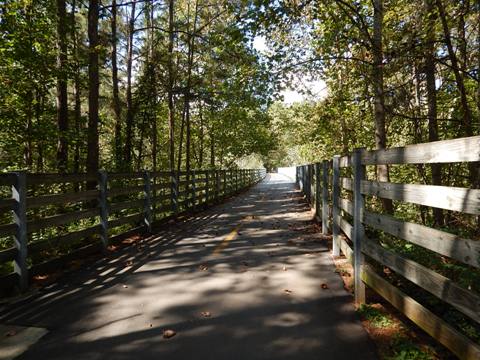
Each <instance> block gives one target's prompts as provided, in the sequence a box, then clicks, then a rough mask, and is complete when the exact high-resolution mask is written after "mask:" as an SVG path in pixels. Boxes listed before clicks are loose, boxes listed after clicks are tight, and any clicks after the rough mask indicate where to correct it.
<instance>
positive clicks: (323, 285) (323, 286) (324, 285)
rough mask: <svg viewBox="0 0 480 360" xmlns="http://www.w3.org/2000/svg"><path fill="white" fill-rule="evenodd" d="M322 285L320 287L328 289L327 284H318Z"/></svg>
mask: <svg viewBox="0 0 480 360" xmlns="http://www.w3.org/2000/svg"><path fill="white" fill-rule="evenodd" d="M320 286H321V287H322V289H328V285H327V284H322V285H320Z"/></svg>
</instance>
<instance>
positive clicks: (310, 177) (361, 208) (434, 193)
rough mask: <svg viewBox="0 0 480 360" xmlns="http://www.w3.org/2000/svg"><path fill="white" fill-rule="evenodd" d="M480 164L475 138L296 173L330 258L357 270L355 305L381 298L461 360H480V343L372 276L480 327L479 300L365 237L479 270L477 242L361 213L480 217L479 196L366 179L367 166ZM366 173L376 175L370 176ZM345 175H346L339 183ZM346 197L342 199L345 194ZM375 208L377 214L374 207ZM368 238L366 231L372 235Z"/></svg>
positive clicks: (350, 158)
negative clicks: (384, 237) (400, 209)
mask: <svg viewBox="0 0 480 360" xmlns="http://www.w3.org/2000/svg"><path fill="white" fill-rule="evenodd" d="M479 161H480V136H474V137H469V138H461V139H455V140H447V141H438V142H432V143H425V144H417V145H410V146H406V147H400V148H391V149H385V150H373V151H367V150H365V149H356V150H355V151H354V152H353V153H352V154H351V155H347V156H343V157H340V156H335V157H334V158H333V160H332V161H323V162H322V163H316V164H308V165H303V166H299V167H297V173H296V176H297V178H296V180H297V184H298V185H299V187H300V188H301V189H302V191H303V192H304V194H305V196H306V199H307V201H308V202H309V203H310V204H311V206H312V207H313V208H315V209H316V215H317V216H318V218H319V219H321V221H322V224H323V229H324V230H323V231H324V232H327V229H328V228H329V225H330V222H329V219H331V232H332V235H333V250H332V251H333V255H334V256H338V255H340V253H343V255H345V256H346V257H347V258H348V259H349V260H350V262H351V263H352V265H353V268H354V288H355V302H356V303H357V304H361V303H364V302H365V285H367V286H368V287H369V288H371V289H372V290H374V291H375V292H376V293H378V294H379V295H381V296H382V297H383V298H385V299H386V300H387V301H388V302H390V303H391V304H392V305H393V306H394V307H396V308H397V309H398V310H399V311H400V312H402V313H403V314H404V315H405V316H406V317H408V318H409V319H410V320H411V321H413V322H414V323H415V324H417V325H418V326H419V327H420V328H422V329H423V330H424V331H425V332H427V333H428V334H429V335H431V336H432V337H433V338H435V339H436V340H437V341H438V342H440V343H441V344H443V345H444V346H445V347H447V348H448V349H450V350H451V351H452V352H453V353H454V354H456V355H457V356H458V357H459V358H461V359H480V346H479V344H478V343H476V342H474V341H472V340H471V339H469V338H467V337H466V336H464V335H463V334H462V333H461V332H460V331H458V330H457V329H455V328H454V327H452V326H451V325H450V324H448V323H447V322H445V321H444V320H443V319H442V318H441V317H439V316H437V315H436V314H434V313H433V312H432V311H430V310H429V309H427V308H426V306H425V304H423V305H422V304H421V303H420V301H421V300H415V299H414V298H413V297H411V296H409V295H407V294H405V293H404V292H403V291H402V290H400V289H399V288H398V287H396V286H394V285H393V284H392V283H391V282H389V281H388V280H387V279H386V277H385V276H383V274H380V272H379V271H375V270H374V268H376V269H378V268H379V266H376V267H375V266H373V265H372V264H373V263H375V264H377V265H378V264H380V266H381V267H384V268H386V269H388V272H393V273H394V274H395V275H396V276H399V277H400V279H406V280H408V281H409V282H411V283H413V284H415V285H416V286H418V287H419V288H421V289H423V290H425V291H427V292H429V293H430V294H431V295H434V296H435V297H437V298H438V299H439V300H440V301H441V302H443V303H446V304H448V306H453V307H454V308H455V309H456V310H458V311H459V312H461V313H463V314H464V315H465V316H467V317H468V318H469V319H471V320H473V322H476V323H477V324H478V323H480V295H479V294H478V293H476V292H474V291H472V290H470V289H468V288H467V287H464V286H461V285H459V284H457V283H455V282H454V281H452V280H450V279H449V278H447V277H445V276H444V275H442V274H439V273H438V272H436V271H435V270H434V269H431V268H428V267H426V266H424V265H421V264H419V263H418V262H415V261H413V260H411V259H409V258H407V257H405V256H403V255H400V254H398V253H397V252H395V251H392V250H391V249H387V248H386V247H385V246H382V245H383V244H382V242H381V241H379V240H378V239H373V238H368V237H367V235H366V233H368V231H367V230H371V229H373V230H375V231H377V232H380V233H382V234H388V235H389V236H393V237H395V238H398V239H402V240H404V241H407V242H409V243H411V244H415V245H416V246H420V247H422V248H424V249H428V250H429V251H432V252H434V253H436V254H439V255H440V256H442V257H445V258H446V259H449V260H448V261H454V262H458V263H461V264H466V265H468V266H469V267H471V268H470V269H471V271H479V268H480V241H478V240H473V239H467V238H463V237H461V236H457V235H454V234H452V233H449V232H445V231H442V230H440V229H435V228H431V227H428V226H425V225H420V224H417V223H413V222H409V221H403V220H401V219H399V218H397V217H395V216H392V215H389V214H384V213H381V212H380V211H379V210H377V211H374V210H372V209H369V208H366V206H365V203H366V200H367V201H368V200H372V199H391V200H394V201H396V202H397V203H398V204H401V203H409V204H418V205H421V206H424V207H434V208H441V209H445V210H451V211H455V212H459V213H462V214H471V215H475V216H478V215H480V190H478V189H471V188H463V187H448V186H433V185H423V184H404V183H390V182H378V181H373V180H368V179H367V176H366V169H367V166H374V167H376V166H377V165H388V166H394V165H405V164H417V165H418V164H434V163H450V164H453V163H472V162H479ZM371 173H375V172H374V171H372V172H371ZM342 175H343V176H342ZM342 194H343V195H342ZM377 208H378V207H377ZM370 232H371V231H370Z"/></svg>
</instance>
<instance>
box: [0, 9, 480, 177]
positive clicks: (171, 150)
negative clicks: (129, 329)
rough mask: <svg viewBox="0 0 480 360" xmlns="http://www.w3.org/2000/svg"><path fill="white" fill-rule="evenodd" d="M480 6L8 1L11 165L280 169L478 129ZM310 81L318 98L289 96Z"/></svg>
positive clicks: (4, 43)
mask: <svg viewBox="0 0 480 360" xmlns="http://www.w3.org/2000/svg"><path fill="white" fill-rule="evenodd" d="M479 7H480V5H479V2H478V1H472V0H462V1H450V0H424V1H414V2H410V1H401V0H400V1H398V0H392V1H385V0H375V1H353V2H350V1H343V0H326V1H311V0H305V1H259V0H257V1H245V0H235V1H203V0H196V1H183V0H177V1H175V0H172V1H154V0H152V1H146V0H142V1H128V2H125V1H123V2H117V1H111V2H110V1H109V2H106V1H103V2H101V1H89V2H88V3H87V2H84V1H78V0H70V1H68V0H58V1H56V2H52V1H29V0H20V1H18V0H6V1H3V2H2V5H1V6H0V9H1V10H0V11H1V22H0V30H1V34H2V35H1V42H0V51H1V56H0V66H1V72H0V77H1V83H2V86H1V88H0V92H1V93H0V123H1V128H0V131H1V133H2V135H1V137H0V138H1V141H0V164H1V167H2V170H3V171H9V170H18V169H26V170H29V171H32V172H57V171H58V172H68V173H78V172H85V171H95V170H97V169H99V168H105V169H108V170H128V169H132V170H133V169H137V170H138V169H144V168H145V169H147V168H148V169H152V170H156V169H190V168H215V167H219V168H220V167H232V166H240V164H241V161H240V160H241V159H243V160H245V159H250V161H251V155H252V154H255V155H256V156H254V158H255V159H257V162H258V163H259V164H265V165H267V166H278V165H291V164H294V163H299V162H302V161H310V160H313V159H315V158H322V157H329V156H331V155H333V154H334V153H340V154H343V153H347V152H348V151H349V150H351V149H352V148H354V147H359V146H366V147H371V148H383V147H385V146H395V145H405V144H411V143H419V142H427V141H435V140H439V139H449V138H455V137H462V136H471V135H475V134H478V133H479V124H480V85H479V78H478V76H479V75H478V73H479V71H478V69H479V64H480V52H479V48H480V45H479V43H480V25H479V23H480V21H479V17H480V9H479ZM256 39H262V40H263V41H264V43H265V45H264V47H263V49H258V48H256V47H255V46H254V42H255V40H256ZM309 78H314V79H322V81H324V82H325V87H326V91H325V93H326V94H324V96H322V97H321V98H318V97H317V98H315V97H312V96H311V97H308V96H305V97H304V101H300V102H296V103H294V104H286V103H284V102H282V101H281V99H282V90H284V89H286V88H287V89H288V88H290V89H292V88H293V89H295V90H298V91H299V92H302V93H304V94H308V92H309V89H308V86H305V80H306V79H309ZM249 156H250V157H249ZM239 161H240V162H239ZM379 171H380V172H379V176H380V177H381V178H383V179H385V178H386V176H388V174H387V173H386V172H387V169H382V170H379ZM419 171H420V172H422V170H419ZM432 171H433V173H432V175H431V178H432V182H433V183H434V184H437V183H438V184H439V183H440V182H441V180H442V176H443V177H451V176H453V175H454V174H450V173H448V174H443V172H444V171H447V172H448V171H449V170H447V169H441V168H440V167H434V168H433V169H432ZM442 171H443V172H442ZM476 171H477V172H478V169H474V168H473V166H472V167H471V169H470V170H469V178H470V180H475V172H476ZM442 174H443V175H442ZM422 176H424V177H426V176H427V175H426V174H422ZM475 181H478V180H475ZM477 185H478V184H477Z"/></svg>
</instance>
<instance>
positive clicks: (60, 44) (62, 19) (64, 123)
mask: <svg viewBox="0 0 480 360" xmlns="http://www.w3.org/2000/svg"><path fill="white" fill-rule="evenodd" d="M66 66H67V10H66V5H65V0H57V126H58V144H57V168H58V171H59V172H61V173H63V172H66V171H67V168H68V138H67V131H68V99H67V71H66V70H67V69H66Z"/></svg>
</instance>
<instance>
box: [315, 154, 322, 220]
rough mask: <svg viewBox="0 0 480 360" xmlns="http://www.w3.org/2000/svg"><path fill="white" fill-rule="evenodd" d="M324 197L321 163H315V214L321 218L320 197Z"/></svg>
mask: <svg viewBox="0 0 480 360" xmlns="http://www.w3.org/2000/svg"><path fill="white" fill-rule="evenodd" d="M321 197H322V194H321V188H320V163H318V162H317V163H315V216H316V217H317V218H319V219H320V218H321V214H320V199H321Z"/></svg>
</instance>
